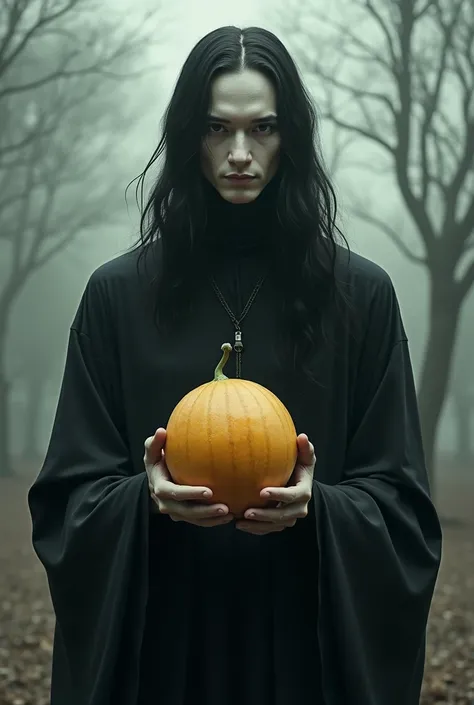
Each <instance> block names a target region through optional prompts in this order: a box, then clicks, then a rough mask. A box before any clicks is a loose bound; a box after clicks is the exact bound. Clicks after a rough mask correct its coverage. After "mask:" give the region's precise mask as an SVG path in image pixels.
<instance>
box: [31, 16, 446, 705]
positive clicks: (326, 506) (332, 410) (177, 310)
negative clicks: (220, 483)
mask: <svg viewBox="0 0 474 705" xmlns="http://www.w3.org/2000/svg"><path fill="white" fill-rule="evenodd" d="M315 130H316V122H315V118H314V111H313V108H312V105H311V101H310V100H309V98H308V96H307V94H306V92H305V90H304V88H303V85H302V83H301V80H300V77H299V75H298V72H297V70H296V68H295V65H294V63H293V61H292V59H291V57H290V56H289V55H288V52H287V51H286V49H285V48H284V46H283V45H282V44H281V42H280V41H279V40H278V39H277V38H276V37H275V36H274V35H272V34H271V33H269V32H267V31H264V30H262V29H258V28H250V29H245V30H243V31H241V30H239V29H237V28H235V27H224V28H220V29H218V30H216V31H214V32H212V33H210V34H209V35H207V36H206V37H204V39H202V40H201V41H200V42H199V43H198V44H197V45H196V47H195V48H194V49H193V51H192V52H191V54H190V55H189V57H188V59H187V61H186V62H185V64H184V66H183V69H182V72H181V74H180V76H179V79H178V82H177V84H176V87H175V90H174V93H173V96H172V99H171V102H170V105H169V107H168V110H167V113H166V116H165V121H164V129H163V138H162V140H161V142H160V144H159V146H158V148H157V150H156V152H155V154H154V155H153V157H152V159H151V160H150V163H149V164H148V166H147V168H146V169H145V172H144V173H143V174H142V176H141V180H142V184H143V179H144V177H145V175H146V174H147V172H148V170H149V169H150V167H151V166H152V165H153V164H154V163H155V161H156V160H157V158H158V157H159V156H161V155H162V154H164V156H165V158H164V162H163V166H162V168H161V171H160V173H159V175H158V177H157V180H156V182H155V185H154V187H153V189H152V191H151V193H150V195H149V199H148V202H147V205H146V207H145V209H144V211H143V216H142V220H141V241H140V243H139V245H138V246H137V248H135V249H133V250H132V252H128V253H126V254H124V255H122V256H120V257H118V258H116V259H115V260H113V261H112V262H110V263H107V264H106V265H104V266H102V267H100V268H99V269H98V270H97V271H96V272H94V274H93V275H92V277H91V279H90V281H89V283H88V285H87V287H86V290H85V292H84V295H83V297H82V300H81V303H80V306H79V309H78V312H77V315H76V317H75V320H74V323H73V325H72V327H71V334H70V342H69V350H68V355H67V361H66V368H65V373H64V381H63V387H62V391H61V395H60V400H59V404H58V410H57V415H56V420H55V424H54V429H53V433H52V438H51V442H50V446H49V450H48V453H47V457H46V460H45V463H44V467H43V468H42V471H41V473H40V475H39V477H38V478H37V480H36V482H35V483H34V485H33V487H32V488H31V490H30V494H29V504H30V509H31V514H32V520H33V541H34V546H35V549H36V551H37V554H38V556H39V558H40V560H41V561H42V562H43V564H44V566H45V569H46V571H47V575H48V579H49V585H50V589H51V597H52V601H53V605H54V609H55V613H56V618H57V621H56V635H55V645H54V658H53V678H52V705H105V704H106V703H114V705H136V704H137V703H140V704H141V705H151V704H152V703H157V704H160V705H233V703H239V704H241V703H245V704H246V705H310V704H311V705H322V704H324V705H415V704H416V703H418V701H419V694H420V687H421V681H422V675H423V661H424V640H425V628H426V623H427V618H428V611H429V607H430V601H431V598H432V594H433V589H434V585H435V581H436V576H437V571H438V567H439V560H440V546H441V534H440V527H439V522H438V519H437V515H436V512H435V510H434V508H433V505H432V502H431V500H430V497H429V490H428V484H427V477H426V470H425V466H424V460H423V451H422V443H421V439H420V430H419V422H418V416H417V407H416V398H415V390H414V384H413V377H412V371H411V365H410V359H409V352H408V346H407V340H406V336H405V332H404V329H403V324H402V321H401V318H400V313H399V309H398V304H397V299H396V295H395V293H394V290H393V286H392V284H391V281H390V279H389V277H388V275H387V274H386V273H385V272H384V271H383V270H381V269H380V268H379V267H378V266H376V265H375V264H373V263H371V262H369V261H368V260H366V259H363V258H362V257H357V256H355V255H351V256H349V253H348V251H347V249H346V248H344V247H343V246H342V245H341V244H339V243H337V229H336V226H335V224H334V223H335V200H334V194H333V191H332V188H331V186H330V183H329V181H328V179H327V177H326V175H325V173H324V170H323V168H322V166H321V157H320V155H319V154H318V151H317V149H316V147H315V139H314V138H315ZM229 339H234V340H235V346H234V348H235V351H234V355H233V364H235V367H234V368H230V369H229V371H228V372H229V373H231V371H233V372H234V374H235V375H237V376H242V377H244V378H248V379H252V380H254V381H256V382H259V383H260V384H263V385H264V386H265V387H267V388H269V389H271V390H272V391H273V392H274V393H275V394H277V396H278V397H279V398H280V399H281V400H282V401H283V402H284V404H285V405H286V406H287V408H288V409H289V411H290V413H291V414H292V417H293V419H294V421H295V425H296V427H297V429H298V432H299V434H300V435H299V436H298V460H297V465H296V467H295V472H294V475H293V477H292V479H291V481H290V483H289V485H288V487H286V488H283V489H278V488H267V489H266V491H268V492H269V493H270V498H271V499H273V500H274V502H273V505H272V506H270V507H267V508H263V509H256V508H252V507H249V508H248V510H247V512H246V513H245V516H244V518H240V519H237V520H236V519H235V518H234V517H232V516H231V515H230V514H229V510H228V508H227V507H226V506H224V505H221V504H218V503H214V504H212V503H209V502H205V501H204V500H205V499H206V494H207V495H208V496H209V495H210V494H211V493H210V489H209V488H205V487H187V486H186V487H185V486H181V487H179V486H177V485H175V484H174V483H173V482H172V481H171V478H170V476H169V473H168V470H167V467H166V443H165V441H166V422H167V419H168V418H169V416H170V414H171V412H172V410H173V408H174V407H175V405H176V404H177V402H178V401H179V400H180V399H181V398H182V397H183V396H184V395H185V394H186V393H187V392H189V391H190V390H191V389H193V388H195V387H197V386H198V385H199V384H201V383H203V382H206V381H208V380H209V379H210V378H211V374H212V370H213V369H214V366H215V364H216V357H217V356H219V353H220V346H221V344H222V343H223V342H226V341H227V340H229ZM242 345H243V346H244V347H243V351H242ZM229 367H230V364H229ZM226 372H227V368H226ZM156 429H158V430H156ZM144 443H145V452H144V450H143V445H144ZM314 449H315V450H316V455H317V460H316V457H315V454H314Z"/></svg>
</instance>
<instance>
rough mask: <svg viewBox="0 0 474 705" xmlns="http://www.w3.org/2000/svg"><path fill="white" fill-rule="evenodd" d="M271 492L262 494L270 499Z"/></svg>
mask: <svg viewBox="0 0 474 705" xmlns="http://www.w3.org/2000/svg"><path fill="white" fill-rule="evenodd" d="M270 495H271V492H262V497H270Z"/></svg>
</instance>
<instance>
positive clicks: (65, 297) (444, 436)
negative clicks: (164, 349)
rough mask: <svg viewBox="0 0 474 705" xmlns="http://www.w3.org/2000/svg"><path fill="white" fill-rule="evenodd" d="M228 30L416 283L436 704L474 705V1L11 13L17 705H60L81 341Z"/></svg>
mask: <svg viewBox="0 0 474 705" xmlns="http://www.w3.org/2000/svg"><path fill="white" fill-rule="evenodd" d="M227 24H234V25H237V26H240V27H242V26H250V25H259V26H263V27H265V28H267V29H270V30H272V31H274V32H275V33H276V34H277V35H278V36H279V37H280V38H281V39H282V40H283V42H284V43H285V45H286V46H287V48H288V49H289V50H290V52H291V53H292V55H293V57H294V58H295V60H296V62H297V64H298V67H299V69H300V71H301V74H302V76H303V79H304V81H305V83H306V85H307V87H308V89H309V91H310V93H311V94H312V96H313V97H314V99H315V101H316V104H317V106H318V112H319V115H320V123H319V128H318V139H320V140H321V142H322V147H323V152H324V156H325V160H326V163H327V167H328V170H329V171H330V173H331V175H332V178H333V182H334V185H335V189H336V192H337V195H338V199H339V218H340V219H339V225H340V227H341V228H342V230H343V232H344V234H345V236H346V237H347V239H348V241H349V244H350V246H351V248H352V250H354V251H356V252H359V253H360V254H362V255H365V256H366V257H368V258H370V259H372V260H374V261H375V262H377V263H378V264H380V265H381V266H382V267H383V268H384V269H386V270H387V271H388V272H389V274H390V276H391V277H392V280H393V282H394V284H395V288H396V291H397V293H398V297H399V301H400V306H401V310H402V315H403V319H404V322H405V327H406V331H407V335H408V338H409V341H410V349H411V355H412V360H413V366H414V371H415V377H416V383H417V393H418V399H419V406H420V413H421V421H422V427H423V435H424V442H425V449H426V457H427V465H428V469H429V472H430V477H431V486H432V490H433V494H434V497H435V502H436V505H437V507H438V510H439V513H440V516H441V519H442V524H443V530H444V552H443V560H442V565H441V571H440V576H439V580H438V584H437V587H436V592H435V597H434V601H433V605H432V610H431V613H430V620H429V630H428V648H427V656H426V672H425V680H424V685H423V693H422V699H421V701H420V705H434V703H437V705H448V704H449V705H471V704H472V703H474V531H473V526H474V523H473V521H472V519H473V516H474V511H473V508H474V434H473V428H474V374H473V362H474V3H473V1H472V0H331V2H328V1H327V0H239V1H238V2H235V3H217V2H215V0H212V2H211V0H199V1H198V0H174V1H173V2H165V1H164V0H100V1H99V0H0V576H1V580H0V705H49V683H50V669H51V654H52V643H53V629H54V614H53V610H52V607H51V602H50V597H49V591H48V585H47V581H46V576H45V573H44V570H43V567H42V566H41V565H40V563H39V561H38V560H37V558H36V556H35V554H34V553H33V549H32V545H31V521H30V516H29V512H28V507H27V501H26V497H27V491H28V488H29V486H30V485H31V483H32V481H33V479H34V477H35V476H36V474H37V473H38V471H39V469H40V467H41V464H42V461H43V458H44V454H45V451H46V448H47V444H48V440H49V435H50V432H51V427H52V423H53V417H54V413H55V409H56V404H57V400H58V394H59V390H60V384H61V378H62V373H63V367H64V361H65V353H66V346H67V341H68V335H69V326H70V324H71V322H72V319H73V317H74V314H75V312H76V308H77V306H78V303H79V299H80V297H81V295H82V292H83V290H84V287H85V285H86V283H87V280H88V278H89V277H90V275H91V273H92V272H93V271H94V269H96V268H97V267H98V266H99V265H101V264H102V263H104V262H105V261H107V260H109V259H111V258H112V257H114V256H116V255H119V254H121V253H122V252H123V251H124V250H126V249H127V248H128V247H129V246H130V245H132V244H133V243H135V242H136V241H137V238H138V235H139V215H140V211H139V207H138V206H137V203H136V201H135V183H132V184H131V185H130V188H129V189H128V192H127V199H126V200H125V189H126V188H127V185H128V184H130V182H132V180H133V179H135V178H136V177H137V176H138V175H139V174H140V173H141V172H142V170H143V169H144V167H145V166H146V164H147V162H148V160H149V158H150V157H151V155H152V154H153V152H154V150H155V148H156V146H157V144H158V142H159V139H160V135H161V124H160V122H161V118H162V115H163V111H164V110H165V108H166V105H167V103H168V101H169V98H170V96H171V93H172V90H173V87H174V84H175V81H176V78H177V75H178V72H179V70H180V67H181V65H182V63H183V62H184V60H185V58H186V56H187V54H188V53H189V51H190V50H191V49H192V47H193V45H194V44H195V43H196V42H197V41H198V40H199V39H200V38H201V37H202V36H203V35H205V34H206V33H207V32H209V31H211V30H213V29H215V28H216V27H219V26H222V25H227ZM150 186H151V181H150V180H149V181H148V182H147V184H146V187H147V188H149V187H150ZM144 195H145V197H146V195H147V194H146V193H145V194H144ZM150 393H151V394H154V393H159V390H153V389H151V390H150ZM98 540H100V537H98ZM387 608H388V609H389V606H387Z"/></svg>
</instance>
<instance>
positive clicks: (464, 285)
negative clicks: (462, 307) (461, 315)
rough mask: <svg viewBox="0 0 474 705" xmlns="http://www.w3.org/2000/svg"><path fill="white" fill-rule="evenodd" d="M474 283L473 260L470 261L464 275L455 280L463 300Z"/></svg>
mask: <svg viewBox="0 0 474 705" xmlns="http://www.w3.org/2000/svg"><path fill="white" fill-rule="evenodd" d="M473 285H474V262H471V264H470V265H469V267H468V268H467V270H466V272H465V273H464V276H463V277H462V278H461V279H460V280H459V281H458V282H457V291H458V294H459V296H460V297H461V301H463V300H464V299H465V298H466V296H467V295H468V293H469V292H470V291H471V289H472V287H473Z"/></svg>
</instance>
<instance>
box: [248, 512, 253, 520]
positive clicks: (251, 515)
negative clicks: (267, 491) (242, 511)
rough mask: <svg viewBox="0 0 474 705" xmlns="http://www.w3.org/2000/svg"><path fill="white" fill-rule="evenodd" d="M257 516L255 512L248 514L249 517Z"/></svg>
mask: <svg viewBox="0 0 474 705" xmlns="http://www.w3.org/2000/svg"><path fill="white" fill-rule="evenodd" d="M254 516H255V512H250V514H247V518H248V519H253V518H254Z"/></svg>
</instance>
